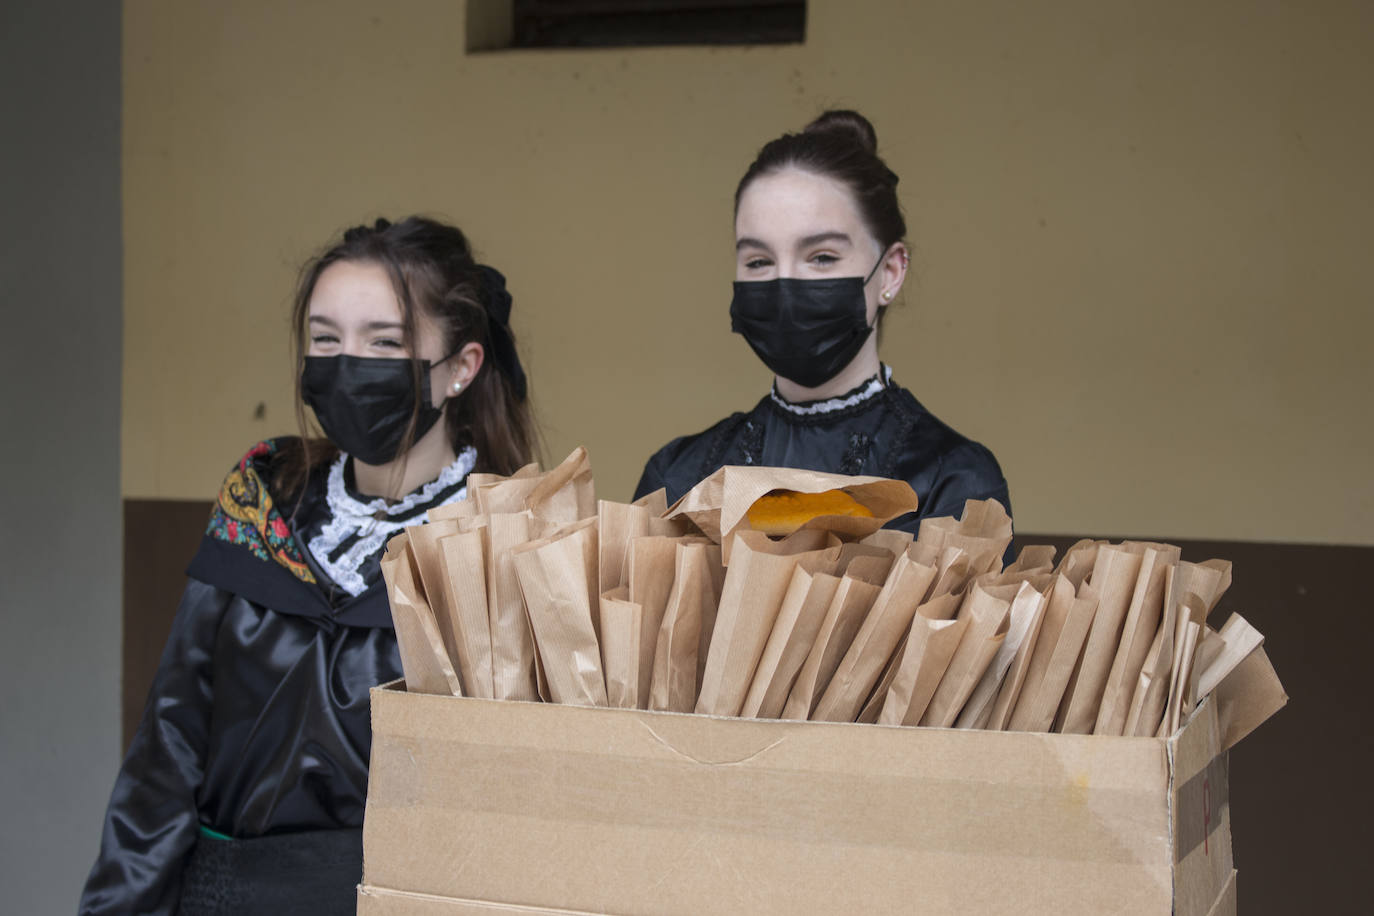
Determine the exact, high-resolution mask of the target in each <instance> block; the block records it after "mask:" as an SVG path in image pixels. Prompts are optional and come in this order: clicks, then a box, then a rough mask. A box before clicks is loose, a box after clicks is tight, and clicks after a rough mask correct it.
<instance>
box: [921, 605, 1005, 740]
mask: <svg viewBox="0 0 1374 916" xmlns="http://www.w3.org/2000/svg"><path fill="white" fill-rule="evenodd" d="M1018 588H1019V587H1018V586H1015V585H991V586H990V585H985V584H984V582H983V580H982V579H981V578H979V579H975V580H973V582H972V584H970V586H969V590H968V594H967V595H966V596H965V598H964V602H963V604H962V605H961V606H960V608H959V616H960V617H961V618H962V617H967V618H968V624H967V627H966V629H965V630H964V635H963V638H962V639H960V640H959V646H958V648H956V649H955V650H954V656H953V657H952V658H951V659H950V661H949V667H948V668H947V669H946V670H945V674H944V677H942V678H941V679H940V685H939V686H938V687H936V688H935V694H934V695H933V696H932V697H931V698H930V705H929V706H928V707H927V708H926V711H925V714H924V715H923V716H921V724H922V725H933V726H937V727H939V728H949V727H950V726H952V725H953V724H954V722H955V720H957V719H958V717H959V713H960V712H961V711H962V710H963V708H964V704H965V703H966V702H967V701H968V698H969V696H970V695H972V693H973V689H974V688H975V687H976V686H978V682H979V680H981V679H982V677H983V672H984V671H986V670H987V668H988V665H989V664H990V663H991V662H992V659H993V657H994V656H996V655H997V650H998V649H999V648H1001V646H1002V643H1003V642H1005V641H1006V638H1007V632H1008V629H1009V627H1010V623H1011V619H1010V613H1011V602H1012V599H1013V598H1015V597H1016V592H1017V591H1018Z"/></svg>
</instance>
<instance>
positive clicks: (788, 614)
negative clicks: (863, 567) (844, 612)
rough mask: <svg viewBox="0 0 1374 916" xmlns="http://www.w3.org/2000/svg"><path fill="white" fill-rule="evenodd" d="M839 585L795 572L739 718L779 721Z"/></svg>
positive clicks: (835, 580)
mask: <svg viewBox="0 0 1374 916" xmlns="http://www.w3.org/2000/svg"><path fill="white" fill-rule="evenodd" d="M839 584H840V579H839V577H838V576H832V575H829V574H827V573H823V572H818V573H814V574H813V573H810V572H807V571H806V570H805V569H802V568H801V567H797V568H796V569H794V570H793V571H792V579H791V581H790V582H789V583H788V586H787V592H786V594H785V595H784V596H783V599H782V604H781V605H780V606H779V608H778V616H777V618H776V619H775V620H774V621H773V629H772V630H771V631H770V632H769V634H768V642H767V643H766V644H765V645H764V648H763V655H762V656H761V657H760V658H759V664H758V667H757V668H756V669H755V671H754V680H753V682H752V683H751V684H750V686H749V693H748V695H747V696H746V697H745V699H744V705H743V706H742V707H741V708H740V716H742V717H744V718H761V719H776V718H777V717H778V716H779V715H780V714H781V713H782V708H783V706H784V704H786V702H787V695H788V693H790V692H791V690H792V684H793V683H794V682H795V681H796V679H797V672H799V671H800V670H801V666H802V664H803V663H804V662H805V661H806V656H807V654H808V653H809V652H810V651H811V646H812V644H813V643H814V642H815V640H816V634H817V633H818V632H819V631H820V628H821V623H822V622H823V621H824V620H825V612H826V610H827V609H828V608H829V607H830V602H831V600H832V599H833V598H834V597H835V589H836V588H838V587H839Z"/></svg>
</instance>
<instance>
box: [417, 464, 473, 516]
mask: <svg viewBox="0 0 1374 916" xmlns="http://www.w3.org/2000/svg"><path fill="white" fill-rule="evenodd" d="M469 476H471V475H469ZM478 514H479V513H478V510H477V501H476V500H474V499H471V498H469V499H460V500H458V501H457V502H454V503H449V504H448V505H446V506H435V507H434V508H433V509H430V510H429V511H428V512H426V513H425V518H427V519H428V520H429V523H430V524H431V525H433V524H434V523H435V522H449V521H457V520H458V519H471V518H474V517H476V516H477V515H478Z"/></svg>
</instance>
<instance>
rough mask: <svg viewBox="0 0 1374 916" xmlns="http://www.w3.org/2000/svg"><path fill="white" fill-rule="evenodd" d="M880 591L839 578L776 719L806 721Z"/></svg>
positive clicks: (846, 578)
mask: <svg viewBox="0 0 1374 916" xmlns="http://www.w3.org/2000/svg"><path fill="white" fill-rule="evenodd" d="M881 591H882V588H881V587H880V586H877V585H871V584H869V583H867V582H862V581H860V580H858V579H855V578H852V577H850V576H842V577H840V583H839V585H838V586H837V587H836V588H835V595H834V597H833V598H831V599H830V606H829V607H828V608H826V611H825V617H824V618H823V619H822V620H821V627H820V629H819V630H818V631H817V632H816V640H815V642H814V643H812V645H811V649H810V651H809V652H807V655H806V661H804V662H803V663H802V667H801V670H800V671H798V672H797V678H796V680H795V681H794V682H793V684H792V690H791V691H790V692H789V693H788V695H787V702H786V703H784V704H783V709H782V713H781V715H780V716H779V718H783V719H809V718H810V717H811V710H812V709H813V708H814V707H815V705H816V703H817V702H819V700H820V698H821V695H822V694H823V693H824V692H825V688H826V687H827V686H829V684H830V678H831V677H832V676H833V675H834V673H835V669H836V668H838V667H839V665H840V660H841V659H842V658H844V654H845V652H847V651H849V646H850V644H851V643H852V642H853V641H854V635H855V634H856V633H858V632H859V627H860V626H862V624H863V621H864V617H865V616H867V614H868V611H869V608H871V607H872V606H873V602H874V601H875V600H877V597H878V595H879V593H880V592H881Z"/></svg>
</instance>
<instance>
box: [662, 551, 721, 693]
mask: <svg viewBox="0 0 1374 916" xmlns="http://www.w3.org/2000/svg"><path fill="white" fill-rule="evenodd" d="M719 565H720V547H719V546H718V545H716V544H710V543H700V542H697V541H696V540H695V539H685V538H684V539H681V540H678V541H677V542H676V547H675V554H674V562H673V586H672V591H671V592H670V593H669V595H668V603H667V605H666V607H665V608H664V611H663V620H662V622H661V623H660V624H659V628H658V638H657V640H656V642H655V644H654V655H653V671H652V672H651V675H650V685H649V697H648V704H647V707H648V708H649V709H654V710H662V711H667V712H691V711H692V710H693V709H695V708H696V702H697V678H698V675H699V672H700V670H701V664H700V663H699V662H700V660H699V658H698V655H699V653H700V652H701V645H702V639H701V628H702V621H703V620H704V619H706V618H707V617H708V615H709V612H708V608H710V609H711V610H714V608H715V606H716V602H717V600H718V598H717V596H716V590H715V589H716V586H715V574H714V571H713V569H714V567H717V566H719ZM711 620H712V622H714V617H711Z"/></svg>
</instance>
